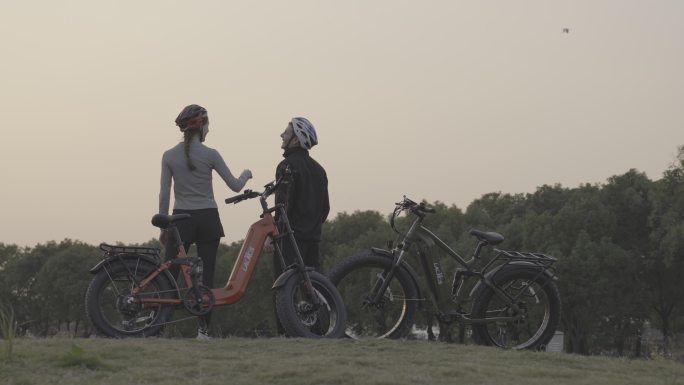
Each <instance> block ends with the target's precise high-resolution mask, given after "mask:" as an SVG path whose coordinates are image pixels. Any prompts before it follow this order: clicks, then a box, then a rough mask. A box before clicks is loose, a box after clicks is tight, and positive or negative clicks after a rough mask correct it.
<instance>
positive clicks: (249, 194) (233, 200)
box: [226, 190, 261, 204]
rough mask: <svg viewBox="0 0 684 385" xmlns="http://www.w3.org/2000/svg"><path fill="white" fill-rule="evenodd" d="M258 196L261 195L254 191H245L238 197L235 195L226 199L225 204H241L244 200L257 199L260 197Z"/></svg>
mask: <svg viewBox="0 0 684 385" xmlns="http://www.w3.org/2000/svg"><path fill="white" fill-rule="evenodd" d="M260 195H261V194H260V193H258V192H256V191H252V190H245V192H243V193H242V194H240V195H236V196H234V197H230V198H226V204H229V203H238V202H242V201H244V200H245V199H252V198H256V197H258V196H260Z"/></svg>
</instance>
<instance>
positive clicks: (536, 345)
mask: <svg viewBox="0 0 684 385" xmlns="http://www.w3.org/2000/svg"><path fill="white" fill-rule="evenodd" d="M517 279H522V280H531V281H533V282H535V283H536V284H538V285H539V287H540V288H541V290H542V291H543V292H544V294H545V297H546V298H547V299H548V305H549V309H548V318H547V319H546V320H547V322H546V325H545V326H544V329H543V330H537V332H535V334H534V335H533V336H532V338H531V339H528V340H527V341H525V342H523V343H520V344H518V345H516V346H512V347H506V346H501V344H498V343H497V342H496V341H495V340H494V338H492V336H491V335H490V333H489V330H488V328H487V324H479V325H473V332H474V336H475V339H476V341H477V343H479V344H481V345H495V346H499V347H503V348H513V349H529V350H545V349H546V345H547V344H548V343H549V341H550V340H551V338H553V335H554V333H555V332H556V328H557V327H558V324H559V322H560V317H561V299H560V292H559V290H558V286H556V284H555V283H554V281H553V278H552V277H551V276H549V275H548V274H546V273H541V274H540V268H539V267H536V266H524V265H517V266H516V265H509V266H506V267H504V268H502V269H501V270H499V271H497V272H496V273H495V274H493V276H492V277H491V280H492V282H493V283H494V284H495V285H497V286H501V285H502V284H505V283H506V282H511V281H515V280H517ZM474 297H475V299H474V302H473V307H472V312H471V314H472V316H473V318H484V317H485V312H486V310H487V307H488V305H489V302H490V301H491V300H492V298H494V297H495V292H494V290H493V289H491V288H490V287H489V286H486V285H482V286H481V287H480V288H479V289H478V290H477V291H476V293H475V295H474ZM545 318H546V317H545Z"/></svg>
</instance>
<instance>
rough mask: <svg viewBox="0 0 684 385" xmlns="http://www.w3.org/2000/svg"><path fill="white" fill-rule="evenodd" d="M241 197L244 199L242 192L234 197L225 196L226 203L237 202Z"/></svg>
mask: <svg viewBox="0 0 684 385" xmlns="http://www.w3.org/2000/svg"><path fill="white" fill-rule="evenodd" d="M243 199H245V197H244V194H240V195H236V196H234V197H230V198H226V204H230V203H238V202H240V201H241V200H243Z"/></svg>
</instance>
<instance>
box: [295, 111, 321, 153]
mask: <svg viewBox="0 0 684 385" xmlns="http://www.w3.org/2000/svg"><path fill="white" fill-rule="evenodd" d="M290 124H292V128H293V129H294V133H295V135H297V139H299V145H300V146H302V148H304V149H306V150H310V149H311V147H313V146H315V145H317V144H318V136H316V129H315V128H314V126H313V124H311V122H310V121H309V120H308V119H306V118H301V117H296V118H292V120H291V121H290Z"/></svg>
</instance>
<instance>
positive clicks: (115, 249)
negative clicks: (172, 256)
mask: <svg viewBox="0 0 684 385" xmlns="http://www.w3.org/2000/svg"><path fill="white" fill-rule="evenodd" d="M100 250H102V251H104V252H106V253H109V254H120V253H132V254H145V255H150V256H152V257H155V258H159V253H160V252H161V250H159V249H157V248H155V247H141V246H114V245H108V244H106V243H100Z"/></svg>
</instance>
